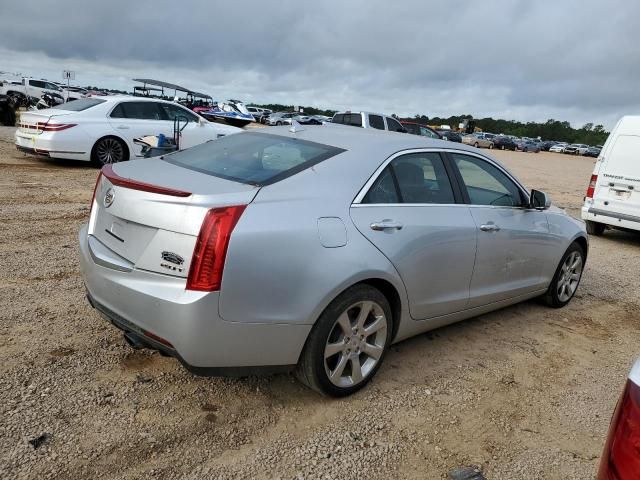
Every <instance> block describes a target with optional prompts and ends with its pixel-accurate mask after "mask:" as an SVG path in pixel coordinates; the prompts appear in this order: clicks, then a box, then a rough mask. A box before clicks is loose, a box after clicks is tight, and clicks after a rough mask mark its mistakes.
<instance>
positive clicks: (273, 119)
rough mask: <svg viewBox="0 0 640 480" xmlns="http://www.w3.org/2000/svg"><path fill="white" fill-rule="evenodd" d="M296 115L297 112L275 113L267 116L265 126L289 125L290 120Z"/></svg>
mask: <svg viewBox="0 0 640 480" xmlns="http://www.w3.org/2000/svg"><path fill="white" fill-rule="evenodd" d="M298 115H299V114H298V112H275V113H272V114H271V115H269V118H268V119H267V121H266V124H267V125H271V126H274V125H278V126H279V125H291V119H292V118H293V117H297V116H298Z"/></svg>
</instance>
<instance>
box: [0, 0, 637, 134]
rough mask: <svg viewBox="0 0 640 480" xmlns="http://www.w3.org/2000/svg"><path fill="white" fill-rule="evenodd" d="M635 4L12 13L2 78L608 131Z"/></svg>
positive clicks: (4, 36)
mask: <svg viewBox="0 0 640 480" xmlns="http://www.w3.org/2000/svg"><path fill="white" fill-rule="evenodd" d="M638 18H640V4H638V3H636V2H624V1H622V0H613V1H609V2H595V1H589V2H587V1H577V0H567V1H563V2H557V1H556V2H552V1H536V2H531V1H525V0H519V1H506V0H505V1H497V0H486V1H484V2H481V3H479V2H472V1H461V2H457V3H452V2H425V1H420V0H405V1H403V2H388V1H371V0H368V1H367V0H350V1H348V2H345V1H341V2H340V1H337V0H325V1H322V2H305V3H301V2H299V1H293V0H283V1H278V2H263V1H253V0H251V1H249V0H245V1H243V2H227V1H215V2H214V1H204V0H202V1H192V0H185V1H183V2H157V1H153V2H152V1H147V0H145V1H137V2H130V1H124V0H108V1H102V2H83V3H80V4H79V3H78V2H76V1H73V0H58V1H56V2H46V1H30V0H23V1H21V2H5V4H4V5H3V7H2V16H1V17H0V45H2V49H0V70H10V71H16V70H20V71H22V72H24V73H25V74H29V75H33V76H36V77H42V76H44V77H49V78H52V79H55V78H59V77H60V74H61V71H62V70H63V69H75V70H76V71H77V82H78V83H80V84H99V85H103V86H107V87H113V88H127V89H131V87H132V84H133V82H131V81H130V79H131V78H135V77H151V78H159V79H162V80H165V81H169V82H174V83H178V84H184V85H185V86H187V87H189V88H193V89H194V90H200V91H206V92H209V93H210V94H212V95H213V96H214V97H215V98H218V99H224V98H230V97H231V98H243V99H244V100H246V101H255V102H281V103H287V104H303V105H317V106H326V107H328V108H336V109H343V108H351V109H366V110H373V111H382V112H384V113H397V114H401V115H408V114H411V115H412V114H415V113H424V114H426V115H430V116H435V115H451V114H458V113H471V114H473V115H474V116H477V117H480V116H494V117H501V118H514V119H518V120H524V121H527V120H537V121H540V120H546V119H547V118H557V119H563V120H564V119H567V120H570V121H572V122H573V123H574V124H578V125H579V124H582V123H586V122H593V123H604V124H605V125H607V126H612V124H613V123H614V122H615V120H617V118H618V117H620V116H621V115H623V114H627V113H634V112H638V111H640V84H639V83H638V82H637V79H638V78H640V47H638V44H637V42H636V41H635V36H636V29H637V19H638Z"/></svg>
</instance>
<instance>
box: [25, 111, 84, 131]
mask: <svg viewBox="0 0 640 480" xmlns="http://www.w3.org/2000/svg"><path fill="white" fill-rule="evenodd" d="M71 113H74V112H68V111H65V110H57V109H56V110H53V109H49V108H48V109H46V110H39V111H36V112H32V111H27V112H22V113H20V119H19V121H18V131H19V132H21V133H28V134H30V135H34V134H35V135H40V134H41V133H42V132H43V130H42V126H43V125H45V124H47V123H49V121H50V120H52V119H54V118H57V117H64V116H66V115H69V114H71Z"/></svg>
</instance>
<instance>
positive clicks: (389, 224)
mask: <svg viewBox="0 0 640 480" xmlns="http://www.w3.org/2000/svg"><path fill="white" fill-rule="evenodd" d="M369 226H370V227H371V230H375V231H377V232H380V231H383V230H402V226H403V225H402V224H401V223H398V222H394V221H393V220H382V221H381V222H373V223H372V224H371V225H369Z"/></svg>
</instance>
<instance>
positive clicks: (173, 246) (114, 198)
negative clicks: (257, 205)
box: [89, 159, 259, 277]
mask: <svg viewBox="0 0 640 480" xmlns="http://www.w3.org/2000/svg"><path fill="white" fill-rule="evenodd" d="M112 171H113V173H115V177H113V176H112V180H110V179H109V178H108V176H109V175H110V174H109V173H105V174H103V175H102V176H101V178H100V181H99V184H98V185H97V186H96V193H95V199H94V201H93V206H92V211H91V218H90V221H89V234H90V235H92V236H93V237H94V238H95V239H97V240H98V241H99V242H100V243H101V244H102V245H104V246H106V247H107V248H108V249H109V250H111V251H112V252H114V253H115V254H117V255H118V256H119V257H121V258H123V259H125V260H126V261H127V262H129V263H130V264H132V265H133V268H137V269H142V270H148V271H152V272H156V273H162V274H167V275H173V276H178V277H186V276H187V275H188V273H189V266H190V262H191V257H192V254H193V250H194V248H195V244H196V240H197V237H198V234H199V232H200V227H201V225H202V221H203V219H204V216H205V214H206V213H207V211H208V210H209V209H211V208H215V207H224V206H230V205H247V204H249V203H251V201H253V199H254V198H255V196H256V194H257V193H258V191H259V187H256V186H253V185H246V184H243V183H238V182H233V181H231V180H225V179H222V178H218V177H214V176H212V175H206V174H203V173H199V172H196V171H193V170H189V169H186V168H182V167H179V166H176V165H172V164H170V163H167V162H164V161H162V160H159V159H148V160H146V159H145V160H136V161H132V162H124V163H118V164H115V165H113V166H112ZM105 172H107V171H106V170H105ZM129 180H133V181H135V182H142V184H143V185H147V186H148V187H155V186H157V187H160V188H161V189H162V188H164V189H172V190H174V193H173V194H172V193H171V192H168V193H162V191H160V192H153V191H145V190H144V189H142V190H141V189H138V187H139V185H138V186H136V185H133V186H127V184H126V183H125V184H124V185H122V183H123V181H124V182H127V181H129ZM176 192H177V193H178V194H179V193H180V192H184V193H182V194H181V195H182V196H176Z"/></svg>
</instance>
